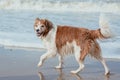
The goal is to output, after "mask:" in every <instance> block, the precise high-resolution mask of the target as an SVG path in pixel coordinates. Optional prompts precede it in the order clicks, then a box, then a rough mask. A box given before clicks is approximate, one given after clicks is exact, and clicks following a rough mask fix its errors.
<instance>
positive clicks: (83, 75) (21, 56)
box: [0, 47, 120, 80]
mask: <svg viewBox="0 0 120 80" xmlns="http://www.w3.org/2000/svg"><path fill="white" fill-rule="evenodd" d="M44 52H45V50H40V51H36V50H34V51H31V50H24V49H13V50H10V49H5V48H4V47H0V64H1V65H0V80H119V77H120V70H119V66H120V59H106V62H107V65H108V67H109V68H110V71H111V75H109V77H108V76H105V75H104V68H103V66H102V65H101V63H100V62H98V61H97V60H93V59H91V58H89V57H88V58H86V60H85V68H84V70H83V71H81V72H80V73H79V75H73V74H71V73H70V71H71V70H74V69H76V68H77V67H78V64H77V63H76V60H75V59H74V58H73V56H67V57H65V59H64V63H65V64H64V67H63V69H55V68H54V66H56V65H57V64H58V60H57V57H55V58H50V59H48V60H47V61H45V63H44V65H43V66H42V67H40V68H38V67H37V63H38V62H39V58H40V56H41V55H42V54H43V53H44Z"/></svg>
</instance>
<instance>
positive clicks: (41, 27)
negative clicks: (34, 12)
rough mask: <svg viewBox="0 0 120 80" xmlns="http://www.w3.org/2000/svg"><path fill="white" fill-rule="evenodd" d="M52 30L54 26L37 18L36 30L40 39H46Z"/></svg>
mask: <svg viewBox="0 0 120 80" xmlns="http://www.w3.org/2000/svg"><path fill="white" fill-rule="evenodd" d="M52 28H53V24H52V22H50V21H49V20H47V19H39V18H36V20H35V23H34V30H35V32H36V34H37V36H38V37H45V36H46V35H47V34H48V33H49V31H50V30H51V29H52Z"/></svg>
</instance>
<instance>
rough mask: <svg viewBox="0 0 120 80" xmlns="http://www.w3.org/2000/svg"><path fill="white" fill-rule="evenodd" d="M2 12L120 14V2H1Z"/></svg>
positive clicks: (111, 0) (51, 0)
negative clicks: (35, 11)
mask: <svg viewBox="0 0 120 80" xmlns="http://www.w3.org/2000/svg"><path fill="white" fill-rule="evenodd" d="M0 10H37V11H59V12H64V11H73V12H75V11H76V12H79V11H84V12H111V13H120V2H119V0H118V1H117V0H100V1H99V0H94V2H93V0H74V1H72V0H0Z"/></svg>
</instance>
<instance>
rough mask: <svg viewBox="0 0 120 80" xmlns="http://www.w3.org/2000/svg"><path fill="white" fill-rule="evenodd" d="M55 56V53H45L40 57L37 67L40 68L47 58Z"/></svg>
mask: <svg viewBox="0 0 120 80" xmlns="http://www.w3.org/2000/svg"><path fill="white" fill-rule="evenodd" d="M54 56H56V52H53V51H47V52H46V53H45V54H43V55H42V56H41V57H40V61H39V63H38V67H41V66H42V65H43V62H44V61H45V60H46V59H47V58H50V57H54Z"/></svg>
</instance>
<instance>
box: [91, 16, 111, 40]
mask: <svg viewBox="0 0 120 80" xmlns="http://www.w3.org/2000/svg"><path fill="white" fill-rule="evenodd" d="M99 27H100V28H99V29H97V30H91V37H92V38H93V39H106V38H110V37H112V33H111V30H110V28H109V24H108V20H107V18H106V17H105V16H104V15H103V14H101V15H100V17H99Z"/></svg>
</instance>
